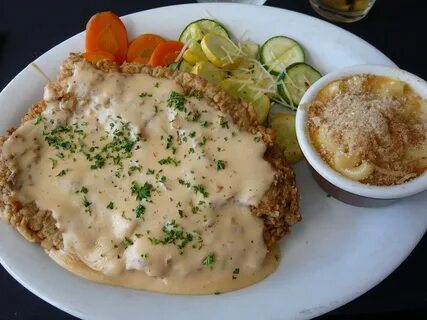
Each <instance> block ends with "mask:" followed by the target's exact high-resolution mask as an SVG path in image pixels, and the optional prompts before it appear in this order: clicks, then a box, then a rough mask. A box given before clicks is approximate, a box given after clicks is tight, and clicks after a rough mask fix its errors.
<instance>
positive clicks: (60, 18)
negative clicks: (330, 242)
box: [0, 0, 427, 320]
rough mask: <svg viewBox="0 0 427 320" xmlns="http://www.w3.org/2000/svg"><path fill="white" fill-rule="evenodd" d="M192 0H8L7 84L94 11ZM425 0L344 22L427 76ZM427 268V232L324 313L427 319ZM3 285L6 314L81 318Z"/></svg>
mask: <svg viewBox="0 0 427 320" xmlns="http://www.w3.org/2000/svg"><path fill="white" fill-rule="evenodd" d="M191 2H194V1H163V0H157V1H144V0H142V1H141V0H139V1H135V0H90V1H87V0H78V1H77V0H74V1H72V0H71V1H58V0H56V1H53V0H39V1H24V0H0V90H2V89H3V88H4V86H5V85H6V84H7V83H8V82H9V81H10V80H12V78H13V77H14V76H15V75H16V74H17V73H18V72H19V71H20V70H21V69H23V68H24V67H25V66H27V65H28V64H29V63H30V62H31V61H33V60H34V59H36V58H37V57H38V56H40V55H41V54H43V53H44V52H45V51H47V50H48V49H50V48H51V47H53V46H55V45H57V44H58V43H60V42H62V41H63V40H65V39H67V38H68V37H70V36H72V35H74V34H76V33H78V32H80V31H82V30H83V29H84V27H85V25H86V22H87V20H88V19H89V17H90V16H91V15H92V14H94V13H96V12H98V11H104V10H111V11H114V12H115V13H117V14H118V15H119V16H120V15H125V14H128V13H133V12H136V11H141V10H145V9H150V8H154V7H160V6H165V5H172V4H177V3H191ZM423 3H424V1H420V0H418V1H416V0H377V3H376V4H375V6H374V8H373V9H372V11H371V12H370V14H369V15H368V17H367V18H365V19H364V20H362V21H359V22H356V23H353V24H338V25H339V26H340V27H342V28H344V29H347V30H349V31H351V32H353V33H355V34H356V35H358V36H360V37H361V38H363V39H365V40H367V41H368V42H370V43H371V44H372V45H374V46H375V47H377V48H378V49H379V50H381V51H382V52H383V53H385V54H386V55H387V56H388V57H389V58H390V59H391V60H393V61H394V62H395V63H396V64H397V65H399V67H401V68H403V69H406V70H408V71H410V72H412V73H415V74H417V75H418V76H420V77H422V78H424V79H427V62H426V58H427V24H426V16H425V11H424V10H423V5H422V4H423ZM266 5H270V6H274V7H281V8H286V9H289V10H294V11H299V12H303V13H306V14H308V15H313V16H316V14H315V12H314V11H313V10H312V9H311V7H310V6H309V4H308V0H281V1H280V0H270V1H267V3H266ZM166 19H167V17H165V23H167V22H166ZM319 41H322V39H319ZM23 94H24V92H23ZM426 211H427V208H426ZM426 214H427V212H426ZM398 236H399V235H396V237H398ZM426 272H427V237H426V236H424V238H423V239H422V240H421V242H420V243H419V244H418V246H417V247H416V249H415V250H414V251H413V252H412V253H411V255H410V256H409V257H408V258H407V259H406V261H405V262H403V264H402V265H401V266H400V267H399V268H398V269H397V270H396V271H395V272H393V273H392V274H391V275H390V276H389V277H388V278H387V279H386V280H384V281H383V282H382V283H381V284H379V285H378V286H376V287H375V288H374V289H372V290H370V291H369V292H368V293H366V294H364V295H362V296H361V297H360V298H358V299H356V300H355V301H353V302H350V303H349V304H347V305H345V306H343V307H341V308H339V309H337V310H334V311H332V312H330V313H328V314H327V315H325V316H323V317H321V319H380V318H381V319H382V318H386V317H387V318H389V317H390V316H392V315H393V316H395V317H396V318H398V319H427V276H426ZM331 285H332V284H331ZM64 289H65V288H64ZM0 290H1V291H0V320H16V319H25V320H28V319H30V320H33V319H75V318H74V317H72V316H69V315H68V314H66V313H64V312H62V311H60V310H58V309H56V308H54V307H52V306H50V305H49V304H47V303H45V302H44V301H42V300H40V299H39V298H37V297H36V296H34V295H33V294H31V293H30V292H29V291H27V290H26V289H25V288H23V287H22V286H21V285H19V284H18V283H17V282H16V281H15V280H14V279H13V278H12V277H11V276H10V275H9V274H8V273H7V272H6V271H5V270H4V269H3V268H2V267H1V266H0ZM285 304H286V302H284V307H286V306H285ZM94 307H96V306H94ZM142 315H143V314H142Z"/></svg>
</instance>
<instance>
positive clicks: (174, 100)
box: [167, 91, 187, 111]
mask: <svg viewBox="0 0 427 320" xmlns="http://www.w3.org/2000/svg"><path fill="white" fill-rule="evenodd" d="M186 101H187V100H186V99H185V96H183V95H182V94H180V93H178V92H176V91H172V92H171V93H170V96H169V98H168V101H167V104H168V107H169V108H171V107H174V108H175V110H178V111H186V108H185V102H186Z"/></svg>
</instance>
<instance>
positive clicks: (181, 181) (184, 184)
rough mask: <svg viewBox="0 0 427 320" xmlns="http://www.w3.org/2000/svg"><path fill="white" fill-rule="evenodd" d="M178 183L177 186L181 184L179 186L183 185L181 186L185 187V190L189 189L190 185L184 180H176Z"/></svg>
mask: <svg viewBox="0 0 427 320" xmlns="http://www.w3.org/2000/svg"><path fill="white" fill-rule="evenodd" d="M178 182H179V184H181V185H183V186H186V187H187V188H190V187H191V183H190V182H188V181H185V180H183V179H181V178H178Z"/></svg>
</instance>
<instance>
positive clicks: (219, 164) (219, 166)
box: [215, 160, 225, 171]
mask: <svg viewBox="0 0 427 320" xmlns="http://www.w3.org/2000/svg"><path fill="white" fill-rule="evenodd" d="M215 166H216V169H217V170H218V171H219V170H224V169H225V163H224V161H222V160H217V161H216V162H215Z"/></svg>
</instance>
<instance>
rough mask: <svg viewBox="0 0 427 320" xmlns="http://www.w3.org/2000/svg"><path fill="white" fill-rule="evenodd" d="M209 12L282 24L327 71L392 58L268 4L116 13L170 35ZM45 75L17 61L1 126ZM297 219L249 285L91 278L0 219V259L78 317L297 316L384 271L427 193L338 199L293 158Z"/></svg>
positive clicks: (234, 21) (60, 49)
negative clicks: (365, 202)
mask: <svg viewBox="0 0 427 320" xmlns="http://www.w3.org/2000/svg"><path fill="white" fill-rule="evenodd" d="M210 16H212V17H214V18H217V19H218V20H219V21H221V22H222V23H223V24H224V25H225V26H226V27H227V28H228V29H229V30H231V31H232V33H233V34H234V35H236V36H239V35H241V34H243V33H245V32H246V34H247V35H248V36H249V37H250V38H251V40H254V41H257V42H259V43H262V42H263V41H265V40H266V39H268V38H269V37H271V36H274V35H278V34H284V35H288V36H290V37H292V38H295V39H297V40H298V41H299V42H300V43H301V44H302V45H303V46H304V47H305V48H306V49H307V53H308V59H309V62H311V63H312V64H313V65H314V66H316V67H317V68H318V69H319V70H320V71H321V72H323V73H327V72H330V71H332V70H335V69H338V68H340V67H343V66H347V65H353V64H363V63H372V64H383V65H393V63H392V62H391V61H390V60H389V59H388V58H387V57H385V56H384V55H383V54H382V53H380V52H379V51H377V50H376V49H375V48H374V47H372V46H371V45H369V44H368V43H366V42H365V41H363V40H361V39H359V38H357V37H355V36H354V35H352V34H350V33H348V32H346V31H343V30H341V29H339V28H337V27H335V26H333V25H331V24H328V23H326V22H323V21H321V20H318V19H314V18H310V17H308V16H305V15H302V14H299V13H295V12H290V11H286V10H280V9H275V8H270V7H257V6H246V5H238V4H203V5H202V4H190V5H180V6H174V7H164V8H158V9H154V10H149V11H144V12H139V13H135V14H132V15H128V16H126V17H124V18H123V20H124V22H125V24H126V26H127V28H128V31H129V35H130V38H132V37H134V36H136V35H137V34H139V33H142V32H153V33H158V34H161V35H163V36H166V37H169V38H177V37H178V36H179V33H180V32H181V30H182V29H183V28H184V26H185V25H186V24H187V23H189V22H191V21H193V20H196V19H199V18H202V17H210ZM83 44H84V34H83V33H80V34H78V35H76V36H74V37H72V38H70V39H68V40H67V41H65V42H63V43H61V44H60V45H58V46H57V47H55V48H53V49H52V50H50V51H48V52H47V53H45V54H44V55H42V56H41V57H40V58H38V59H37V60H36V63H37V64H38V65H39V66H40V67H41V68H42V69H43V70H44V71H45V72H46V73H47V74H48V75H49V76H50V77H51V78H52V79H53V78H54V77H55V74H56V73H57V71H58V67H59V65H60V62H61V61H62V60H63V59H65V58H66V57H67V55H68V53H69V52H76V51H80V50H82V49H83ZM43 85H44V81H43V79H41V78H40V77H39V76H38V75H37V74H36V73H35V72H34V71H33V70H32V69H31V68H28V67H27V68H26V69H24V70H23V71H22V72H21V73H20V74H19V75H18V76H17V77H16V78H15V79H14V80H13V81H12V82H11V83H10V84H9V85H8V86H7V87H6V88H5V89H4V90H3V92H2V93H1V94H0V114H1V118H0V130H1V132H5V130H6V128H8V127H10V126H13V125H16V124H17V123H18V121H19V118H20V117H21V116H22V115H23V114H24V112H25V110H26V109H27V108H28V106H29V105H30V104H31V103H34V102H36V101H38V100H39V99H40V98H41V97H42V88H43ZM297 180H298V186H299V190H300V194H301V213H302V215H303V221H302V222H301V223H300V224H298V225H297V226H296V227H295V228H294V229H293V232H292V233H291V235H289V236H288V237H286V238H285V239H284V241H283V242H282V246H281V248H282V251H283V260H282V262H281V264H280V267H279V269H278V270H277V272H275V273H274V274H273V275H271V276H270V277H268V278H267V279H266V280H264V281H262V282H261V283H259V284H256V285H254V286H252V287H249V288H246V289H243V290H240V291H235V292H232V293H228V294H223V295H218V296H214V295H212V296H195V297H188V296H172V295H162V294H155V293H148V292H142V291H134V290H129V289H124V288H115V287H110V286H105V285H100V284H95V283H92V282H89V281H86V280H83V279H80V278H78V277H76V276H74V275H73V274H71V273H69V272H67V271H65V270H63V269H61V268H60V267H59V266H57V265H56V264H55V263H54V262H53V261H51V260H50V259H49V258H48V257H47V255H46V254H45V253H44V252H43V251H42V250H41V249H40V247H39V246H38V245H33V244H30V243H28V242H27V241H25V240H24V239H23V238H22V237H21V236H20V235H18V233H17V232H16V231H15V230H12V228H10V227H9V226H7V225H5V224H4V223H0V262H1V263H2V264H3V266H4V267H5V268H6V269H7V270H8V271H9V272H10V273H11V274H12V275H13V276H14V277H15V278H16V279H17V280H18V281H19V282H20V283H21V284H23V285H24V286H25V287H26V288H28V289H29V290H30V291H32V292H33V293H35V294H36V295H38V296H39V297H41V298H42V299H44V300H46V301H48V302H49V303H51V304H53V305H55V306H57V307H58V308H60V309H62V310H64V311H67V312H69V313H71V314H73V315H76V316H78V317H81V318H85V319H105V320H107V319H121V318H126V319H132V318H134V319H140V318H144V319H186V320H192V319H195V320H196V319H197V320H198V319H201V318H203V319H226V318H232V319H304V318H311V317H314V316H317V315H320V314H322V313H325V312H327V311H329V310H331V309H334V308H337V307H339V306H341V305H342V304H344V303H346V302H348V301H350V300H352V299H354V298H356V297H357V296H359V295H361V294H362V293H364V292H365V291H367V290H369V289H370V288H372V287H373V286H375V285H376V284H377V283H378V282H380V281H381V280H383V279H384V278H385V277H386V276H387V275H388V274H390V273H391V272H392V271H393V270H394V269H395V268H396V267H397V266H398V265H399V264H400V263H401V262H402V261H403V260H404V259H405V258H406V257H407V255H408V254H409V253H410V252H411V250H412V249H413V248H414V246H415V245H416V244H417V242H418V241H419V240H420V238H421V237H422V235H423V234H424V232H425V230H426V228H427V215H426V214H425V213H426V212H425V208H426V205H427V200H426V193H424V194H420V195H418V196H415V197H412V198H410V199H406V200H403V201H400V202H398V203H396V204H395V205H393V206H390V207H386V208H382V209H359V208H355V207H351V206H348V205H345V204H343V203H340V202H338V201H336V200H334V199H332V198H328V197H327V196H326V194H325V193H324V192H323V191H322V190H321V189H320V188H319V187H318V186H317V185H316V183H315V182H314V180H313V179H312V177H311V176H310V174H309V172H308V170H307V167H306V165H305V163H301V164H300V165H298V166H297Z"/></svg>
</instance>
